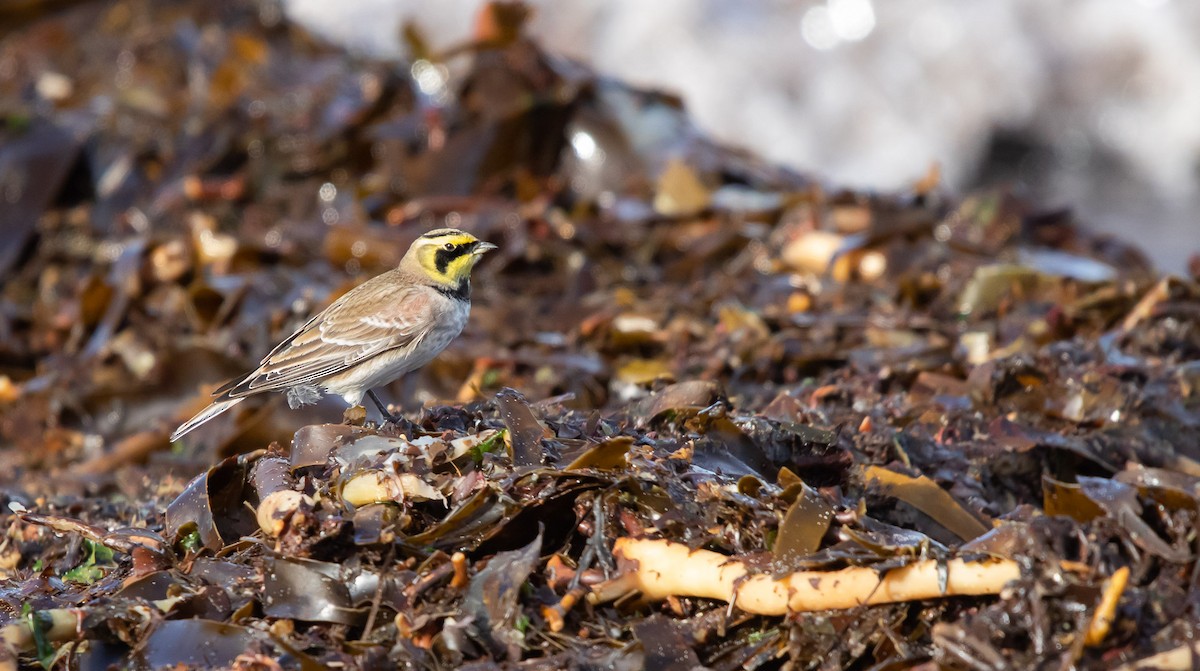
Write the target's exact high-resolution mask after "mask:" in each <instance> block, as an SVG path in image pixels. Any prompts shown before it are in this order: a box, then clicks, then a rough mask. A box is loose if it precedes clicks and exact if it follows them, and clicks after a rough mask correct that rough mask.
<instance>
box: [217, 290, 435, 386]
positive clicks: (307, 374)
mask: <svg viewBox="0 0 1200 671" xmlns="http://www.w3.org/2000/svg"><path fill="white" fill-rule="evenodd" d="M437 296H438V294H437V292H436V291H435V290H433V289H430V288H428V287H424V286H411V285H410V286H403V287H397V286H396V283H395V281H394V279H393V278H389V277H388V274H385V275H381V276H379V277H377V278H375V279H373V280H370V281H368V282H366V283H364V284H363V285H361V286H359V287H358V288H356V289H354V290H352V291H350V292H349V293H347V294H346V295H345V296H343V297H342V298H340V299H339V300H337V301H336V302H334V303H333V304H332V305H330V306H329V307H328V308H326V309H325V310H324V311H322V312H321V313H320V314H318V315H316V316H315V317H313V318H312V319H310V320H309V321H308V323H306V324H305V325H304V326H303V327H301V328H300V329H299V330H298V331H296V332H295V333H294V334H292V336H291V337H290V338H288V339H287V340H285V341H283V342H282V343H280V344H279V346H278V347H276V348H275V349H274V350H272V351H271V353H270V354H268V355H267V356H266V357H265V358H264V359H263V360H262V363H261V364H260V365H259V367H258V368H257V369H256V370H255V371H254V372H253V373H251V374H249V375H247V376H246V377H245V378H243V379H242V380H241V382H239V383H238V384H237V385H236V386H234V387H232V388H230V389H229V390H228V391H227V392H226V393H228V395H229V397H231V398H237V397H240V396H248V395H250V394H256V393H259V392H265V391H280V390H283V389H288V388H290V387H295V386H297V385H304V384H311V383H314V382H318V381H320V380H322V379H324V378H326V377H329V376H331V375H336V374H338V373H341V372H343V371H345V370H347V369H349V368H351V367H353V366H354V365H356V364H358V363H361V362H363V361H365V360H367V359H369V358H371V357H373V356H376V355H378V354H380V353H382V352H386V351H388V350H392V349H396V348H398V347H407V346H411V345H414V344H416V343H417V342H419V341H420V340H421V338H423V337H424V335H425V334H426V333H427V332H428V331H429V327H430V326H431V325H432V324H433V320H434V316H435V314H434V301H435V300H436V297H437Z"/></svg>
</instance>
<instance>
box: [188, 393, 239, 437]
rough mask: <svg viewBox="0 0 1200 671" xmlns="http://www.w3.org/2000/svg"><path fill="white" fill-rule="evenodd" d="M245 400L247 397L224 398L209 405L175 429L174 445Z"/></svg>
mask: <svg viewBox="0 0 1200 671" xmlns="http://www.w3.org/2000/svg"><path fill="white" fill-rule="evenodd" d="M244 400H246V397H245V396H239V397H237V398H224V399H219V400H216V401H213V402H212V404H211V405H209V406H208V407H207V408H205V409H203V410H201V411H200V412H198V413H196V416H195V417H193V418H191V419H189V420H188V421H186V422H184V423H183V424H180V425H179V428H178V429H175V433H172V434H171V442H172V443H173V442H175V441H177V440H179V439H180V438H183V437H184V436H186V435H187V434H188V433H190V432H191V430H192V429H194V428H196V427H198V426H200V425H201V424H203V423H205V422H207V421H208V420H210V419H212V418H213V417H216V416H217V415H219V414H221V413H223V412H225V411H226V410H228V409H230V408H232V407H233V406H235V405H237V404H238V403H241V402H242V401H244Z"/></svg>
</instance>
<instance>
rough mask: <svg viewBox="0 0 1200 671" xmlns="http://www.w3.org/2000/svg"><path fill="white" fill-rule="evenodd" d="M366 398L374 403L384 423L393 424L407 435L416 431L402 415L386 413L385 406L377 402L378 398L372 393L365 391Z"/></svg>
mask: <svg viewBox="0 0 1200 671" xmlns="http://www.w3.org/2000/svg"><path fill="white" fill-rule="evenodd" d="M367 396H369V397H370V398H371V401H373V402H374V403H375V407H376V408H379V414H381V415H383V420H384V421H385V422H391V423H392V424H395V425H396V426H397V427H399V429H400V430H401V431H403V432H404V433H407V434H409V435H411V434H412V433H413V431H415V430H416V428H417V427H416V426H414V425H413V423H412V422H410V421H408V419H406V418H405V417H404V416H403V415H399V414H397V415H393V414H392V413H390V412H388V409H387V406H385V405H384V404H383V403H382V402H381V401H380V400H379V397H378V396H376V395H375V392H374V391H370V390H369V391H367Z"/></svg>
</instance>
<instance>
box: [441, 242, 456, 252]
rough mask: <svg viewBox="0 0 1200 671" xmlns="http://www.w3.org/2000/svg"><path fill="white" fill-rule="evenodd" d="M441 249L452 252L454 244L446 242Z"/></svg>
mask: <svg viewBox="0 0 1200 671" xmlns="http://www.w3.org/2000/svg"><path fill="white" fill-rule="evenodd" d="M442 247H443V248H444V249H445V250H446V251H448V252H452V251H454V243H453V242H447V243H446V244H444V245H442Z"/></svg>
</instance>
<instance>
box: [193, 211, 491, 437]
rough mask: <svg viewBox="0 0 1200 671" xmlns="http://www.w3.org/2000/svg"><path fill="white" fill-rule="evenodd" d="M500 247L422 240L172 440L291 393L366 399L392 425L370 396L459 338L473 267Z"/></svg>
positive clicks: (295, 397)
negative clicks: (254, 400) (257, 398)
mask: <svg viewBox="0 0 1200 671" xmlns="http://www.w3.org/2000/svg"><path fill="white" fill-rule="evenodd" d="M495 248H496V246H495V245H493V244H491V243H489V242H483V241H482V240H478V239H476V238H475V236H473V235H471V234H470V233H465V232H463V231H460V230H457V229H453V228H442V229H438V230H436V231H430V232H428V233H426V234H425V235H422V236H421V237H419V238H417V240H416V242H413V244H412V246H411V247H409V248H408V252H407V253H405V255H404V258H403V259H401V260H400V265H399V266H398V267H397V268H396V269H395V270H390V271H388V272H386V273H384V274H382V275H380V276H378V277H375V278H373V279H370V280H368V281H366V282H364V283H363V284H362V285H360V286H358V287H356V288H354V289H353V290H351V291H350V292H348V293H347V294H346V295H344V296H342V297H341V298H339V299H338V300H337V301H335V302H334V303H333V304H332V305H330V306H329V307H327V308H325V309H324V310H322V311H321V312H320V313H319V314H317V316H315V317H313V318H312V319H310V320H308V323H307V324H305V325H304V326H301V327H300V330H298V331H296V332H295V333H293V334H292V335H291V337H289V338H288V339H287V340H284V341H283V342H281V343H279V345H278V346H277V347H275V349H273V350H271V353H270V354H268V355H267V356H266V358H264V359H263V360H262V363H261V364H259V366H258V368H256V369H255V370H254V372H252V373H250V374H249V375H247V376H246V377H244V378H242V379H241V380H237V379H235V380H231V381H230V382H229V383H228V384H226V385H225V386H223V387H221V388H220V389H218V390H216V391H215V392H213V396H215V397H216V400H214V401H213V402H212V404H211V405H209V406H208V407H207V408H205V409H204V410H202V411H200V413H199V414H197V415H196V416H195V417H193V418H191V419H190V420H188V421H186V422H184V423H183V425H181V426H180V427H179V428H178V429H176V430H175V433H174V434H172V435H171V440H172V441H175V440H178V439H179V438H181V437H183V436H184V435H185V434H187V433H188V432H189V431H191V430H192V429H194V428H196V427H197V426H200V425H201V424H203V423H205V422H207V421H208V420H210V419H212V418H213V417H216V416H217V415H219V414H221V413H223V412H225V411H226V410H228V409H230V408H232V407H233V406H235V405H237V404H238V403H241V402H242V401H244V400H245V399H246V398H248V397H250V396H253V395H255V394H261V393H263V392H268V391H282V392H286V393H287V399H288V405H289V406H291V407H292V408H297V407H299V406H301V405H305V404H308V403H315V402H316V401H317V400H318V399H320V398H321V396H322V395H323V394H338V395H339V396H341V397H342V398H343V399H345V400H346V402H347V403H349V404H350V405H358V404H359V403H360V402H361V401H362V398H363V395H364V394H366V395H367V396H369V397H370V398H371V400H372V401H373V402H374V403H375V405H376V406H378V407H379V410H380V412H382V413H383V414H384V416H385V417H389V418H390V415H388V412H387V410H386V409H385V408H384V406H383V404H382V403H380V402H379V399H378V398H377V397H376V396H375V394H374V392H372V391H371V390H372V389H373V388H374V387H377V386H379V385H381V384H387V383H389V382H391V381H392V380H395V379H397V378H399V377H400V376H401V375H404V374H405V373H407V372H409V371H412V370H415V369H417V368H420V367H421V366H424V365H425V364H427V363H429V362H430V361H431V360H432V359H433V358H434V357H435V356H437V355H438V354H439V353H440V352H441V351H442V350H443V349H445V348H446V345H449V344H450V341H451V340H454V338H455V337H457V336H458V334H459V333H460V332H461V331H462V329H463V326H465V325H466V323H467V315H468V313H469V312H470V311H471V269H472V268H474V267H475V264H476V263H478V262H479V259H480V257H482V256H483V254H484V253H485V252H487V251H488V250H492V249H495Z"/></svg>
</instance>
